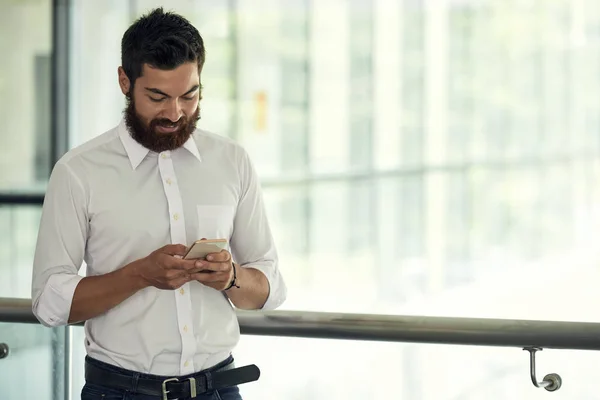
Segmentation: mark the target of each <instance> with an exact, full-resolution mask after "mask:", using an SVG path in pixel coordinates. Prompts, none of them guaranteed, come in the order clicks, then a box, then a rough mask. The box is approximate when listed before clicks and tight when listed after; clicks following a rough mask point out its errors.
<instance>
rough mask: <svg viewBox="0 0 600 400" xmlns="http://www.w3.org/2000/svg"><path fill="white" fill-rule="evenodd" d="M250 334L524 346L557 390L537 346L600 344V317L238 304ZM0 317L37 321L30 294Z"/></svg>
mask: <svg viewBox="0 0 600 400" xmlns="http://www.w3.org/2000/svg"><path fill="white" fill-rule="evenodd" d="M236 313H237V316H238V320H239V324H240V330H241V333H242V334H246V335H263V336H286V337H304V338H321V339H348V340H368V341H386V342H409V343H433V344H450V345H469V346H502V347H520V348H522V349H525V350H528V351H529V352H530V355H531V358H530V363H531V364H530V373H531V379H532V382H533V383H534V385H535V386H537V387H544V388H545V389H546V390H549V391H553V390H557V389H558V388H560V386H561V381H560V377H559V376H558V375H556V374H548V375H546V376H545V377H544V380H543V381H542V382H537V379H536V377H535V357H534V355H535V352H536V351H539V350H541V349H544V348H550V349H569V350H600V323H591V322H562V321H534V320H509V319H491V318H455V317H430V316H407V315H403V316H400V315H376V314H347V313H326V312H304V311H241V310H236ZM0 322H12V323H38V320H37V319H36V318H35V316H34V315H33V312H32V310H31V300H29V299H12V298H0Z"/></svg>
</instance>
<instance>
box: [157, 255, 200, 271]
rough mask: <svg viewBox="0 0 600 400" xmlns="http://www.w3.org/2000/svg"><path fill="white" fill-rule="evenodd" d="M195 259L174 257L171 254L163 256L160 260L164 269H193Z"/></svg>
mask: <svg viewBox="0 0 600 400" xmlns="http://www.w3.org/2000/svg"><path fill="white" fill-rule="evenodd" d="M195 261H196V260H184V259H182V258H175V257H171V256H167V255H165V256H164V259H163V260H162V263H163V267H164V268H165V269H176V270H184V271H189V270H191V269H194V268H195V266H196V263H195Z"/></svg>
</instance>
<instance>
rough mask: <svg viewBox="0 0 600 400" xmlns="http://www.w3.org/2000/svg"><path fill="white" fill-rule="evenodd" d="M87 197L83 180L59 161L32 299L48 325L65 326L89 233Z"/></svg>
mask: <svg viewBox="0 0 600 400" xmlns="http://www.w3.org/2000/svg"><path fill="white" fill-rule="evenodd" d="M86 198H87V196H86V194H85V190H84V187H83V185H82V184H81V181H80V180H79V179H78V178H77V177H76V176H75V175H74V174H73V172H72V170H71V169H70V168H69V166H68V165H66V164H65V163H63V162H61V161H59V162H58V163H57V164H56V166H55V167H54V169H53V171H52V175H51V176H50V181H49V183H48V188H47V190H46V196H45V198H44V206H43V209H42V218H41V220H40V227H39V232H38V237H37V244H36V249H35V256H34V261H33V273H32V285H31V298H32V309H33V313H34V315H35V316H36V318H37V319H38V320H39V321H40V322H41V323H42V324H43V325H45V326H61V325H66V324H67V323H68V320H69V314H70V312H71V303H72V300H73V294H74V293H75V288H76V287H77V285H78V284H79V281H80V280H81V279H83V278H82V277H81V276H79V275H78V271H79V269H80V268H81V265H82V262H83V258H84V252H85V243H86V239H87V233H88V217H87V200H86Z"/></svg>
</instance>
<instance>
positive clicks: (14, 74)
mask: <svg viewBox="0 0 600 400" xmlns="http://www.w3.org/2000/svg"><path fill="white" fill-rule="evenodd" d="M51 4H52V1H50V0H39V1H26V2H25V1H3V2H2V3H1V5H0V7H1V9H2V11H1V12H0V53H1V54H5V55H7V56H6V57H3V60H2V63H0V121H2V125H1V126H0V149H2V157H0V191H7V190H17V189H18V190H20V191H25V190H37V191H41V190H43V188H44V185H45V183H46V180H47V179H48V176H49V173H50V167H51V164H50V109H51V108H50V87H51V85H50V77H51V74H50V67H51V62H50V56H51V54H52V35H51V27H52V14H51Z"/></svg>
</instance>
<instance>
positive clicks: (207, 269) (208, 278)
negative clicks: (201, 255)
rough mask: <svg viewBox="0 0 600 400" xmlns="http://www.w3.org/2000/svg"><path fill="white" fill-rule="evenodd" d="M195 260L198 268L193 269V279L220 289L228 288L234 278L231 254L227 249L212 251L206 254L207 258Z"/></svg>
mask: <svg viewBox="0 0 600 400" xmlns="http://www.w3.org/2000/svg"><path fill="white" fill-rule="evenodd" d="M195 261H196V268H195V269H194V271H192V274H191V277H192V279H195V280H197V281H198V282H200V283H202V284H203V285H205V286H209V287H211V288H213V289H216V290H219V291H222V290H225V289H227V287H228V286H229V284H230V283H231V280H232V279H233V264H232V262H231V254H229V252H228V251H227V250H221V251H220V252H219V253H211V254H209V255H207V256H206V260H195Z"/></svg>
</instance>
